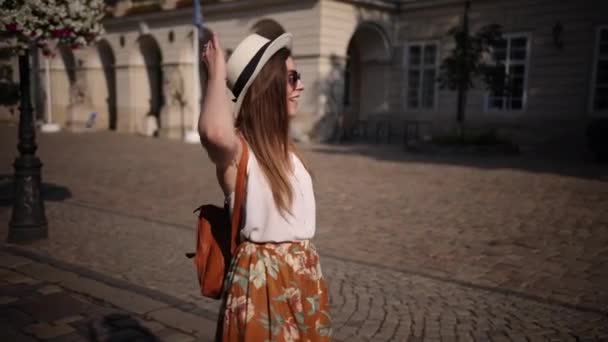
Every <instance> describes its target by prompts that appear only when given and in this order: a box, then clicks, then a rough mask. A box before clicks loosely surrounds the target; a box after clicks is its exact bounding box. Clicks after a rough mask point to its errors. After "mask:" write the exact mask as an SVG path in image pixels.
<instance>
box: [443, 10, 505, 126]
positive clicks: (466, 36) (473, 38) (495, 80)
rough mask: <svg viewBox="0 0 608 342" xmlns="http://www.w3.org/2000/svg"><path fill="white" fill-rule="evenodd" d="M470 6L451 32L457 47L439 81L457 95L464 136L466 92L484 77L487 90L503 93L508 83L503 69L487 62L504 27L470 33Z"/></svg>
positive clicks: (445, 64)
mask: <svg viewBox="0 0 608 342" xmlns="http://www.w3.org/2000/svg"><path fill="white" fill-rule="evenodd" d="M470 5H471V2H470V1H467V2H466V3H465V9H464V15H463V18H462V23H461V24H460V25H458V26H456V27H453V28H452V29H450V30H449V31H448V35H449V36H451V37H452V39H453V40H454V43H455V46H454V48H453V49H452V51H451V53H450V54H449V55H448V56H447V57H446V58H445V59H444V60H443V61H442V63H441V66H440V69H439V78H438V82H439V86H440V88H442V89H446V88H447V89H449V90H455V91H457V92H458V105H457V122H458V126H459V134H460V135H461V137H462V136H463V134H464V122H465V107H466V99H467V92H468V90H469V89H472V88H474V86H475V83H474V82H475V80H476V79H477V78H481V79H482V80H483V82H484V84H485V86H486V88H487V89H491V90H497V89H500V91H503V88H504V80H505V75H504V71H503V70H504V69H503V68H502V67H500V66H499V65H495V64H492V63H491V62H490V61H486V57H487V56H488V55H491V53H492V46H494V45H496V44H497V43H498V42H499V41H500V40H501V39H502V28H501V26H500V25H497V24H491V25H486V26H483V27H482V28H480V29H479V30H478V31H477V32H475V33H471V32H470V28H469V9H470Z"/></svg>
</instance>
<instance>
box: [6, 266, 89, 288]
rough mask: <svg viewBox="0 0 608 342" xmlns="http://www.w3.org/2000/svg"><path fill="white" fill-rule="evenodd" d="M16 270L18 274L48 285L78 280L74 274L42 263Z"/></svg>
mask: <svg viewBox="0 0 608 342" xmlns="http://www.w3.org/2000/svg"><path fill="white" fill-rule="evenodd" d="M18 270H19V272H23V273H24V274H27V275H29V276H30V277H34V278H37V279H41V280H44V281H48V282H50V283H61V282H65V281H68V280H72V279H76V278H78V275H77V274H75V273H72V272H68V271H64V270H60V269H58V268H55V267H53V266H50V265H47V264H43V263H31V264H27V265H23V266H21V267H19V268H18Z"/></svg>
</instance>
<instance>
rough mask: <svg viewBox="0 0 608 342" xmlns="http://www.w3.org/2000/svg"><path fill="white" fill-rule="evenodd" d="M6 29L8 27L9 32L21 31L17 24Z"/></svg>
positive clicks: (9, 25)
mask: <svg viewBox="0 0 608 342" xmlns="http://www.w3.org/2000/svg"><path fill="white" fill-rule="evenodd" d="M4 27H6V30H7V31H8V32H18V31H19V28H18V27H17V23H10V24H6V25H5V26H4Z"/></svg>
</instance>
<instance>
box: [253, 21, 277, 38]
mask: <svg viewBox="0 0 608 342" xmlns="http://www.w3.org/2000/svg"><path fill="white" fill-rule="evenodd" d="M251 31H252V32H253V33H257V34H259V35H260V36H262V37H266V38H268V39H270V40H273V39H275V38H277V37H278V36H280V35H282V34H283V33H285V29H283V26H281V25H280V24H279V23H277V22H276V21H274V20H272V19H263V20H261V21H258V22H257V23H256V24H255V25H253V27H252V28H251Z"/></svg>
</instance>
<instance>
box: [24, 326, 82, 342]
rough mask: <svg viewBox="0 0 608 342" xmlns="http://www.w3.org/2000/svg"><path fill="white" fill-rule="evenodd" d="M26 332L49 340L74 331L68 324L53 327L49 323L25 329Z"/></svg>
mask: <svg viewBox="0 0 608 342" xmlns="http://www.w3.org/2000/svg"><path fill="white" fill-rule="evenodd" d="M24 331H25V332H27V333H29V334H33V335H34V336H36V337H37V338H39V339H42V340H48V339H51V338H54V337H58V336H62V335H67V334H69V333H72V332H74V329H73V328H72V327H70V326H69V325H67V324H58V325H51V324H49V323H37V324H33V325H30V326H27V327H25V329H24Z"/></svg>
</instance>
